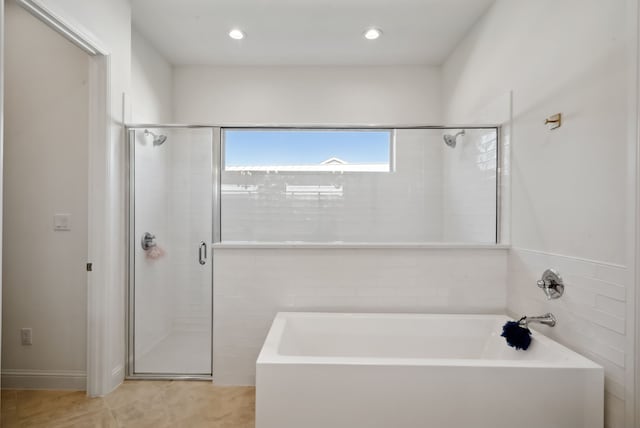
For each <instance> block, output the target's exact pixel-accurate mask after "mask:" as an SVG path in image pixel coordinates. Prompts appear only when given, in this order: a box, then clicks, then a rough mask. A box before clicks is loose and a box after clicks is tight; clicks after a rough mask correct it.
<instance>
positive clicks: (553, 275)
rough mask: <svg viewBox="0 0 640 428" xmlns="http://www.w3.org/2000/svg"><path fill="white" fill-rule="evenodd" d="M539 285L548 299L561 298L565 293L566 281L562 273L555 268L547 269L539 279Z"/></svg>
mask: <svg viewBox="0 0 640 428" xmlns="http://www.w3.org/2000/svg"><path fill="white" fill-rule="evenodd" d="M538 287H540V288H542V290H543V291H544V294H545V295H546V296H547V299H548V300H552V299H559V298H560V297H561V296H562V295H563V294H564V282H562V277H561V276H560V273H559V272H558V271H557V270H555V269H547V270H545V271H544V273H543V274H542V278H541V279H540V280H538Z"/></svg>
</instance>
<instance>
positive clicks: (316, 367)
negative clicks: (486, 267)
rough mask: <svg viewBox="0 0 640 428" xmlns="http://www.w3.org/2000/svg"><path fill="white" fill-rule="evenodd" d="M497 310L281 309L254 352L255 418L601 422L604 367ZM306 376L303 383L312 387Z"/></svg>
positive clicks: (309, 425)
mask: <svg viewBox="0 0 640 428" xmlns="http://www.w3.org/2000/svg"><path fill="white" fill-rule="evenodd" d="M507 320H508V318H507V317H505V316H500V315H418V314H404V315H403V314H335V313H333V314H329V313H325V314H318V313H280V314H278V315H277V316H276V318H275V320H274V322H273V325H272V327H271V329H270V331H269V334H268V336H267V339H266V340H265V343H264V346H263V348H262V351H261V352H260V356H259V357H258V360H257V382H256V427H257V428H294V427H295V428H297V427H301V426H304V427H306V428H324V427H334V428H351V427H369V428H377V427H379V428H382V427H389V426H394V427H399V428H400V427H402V428H414V427H418V426H433V427H447V428H463V427H464V428H467V427H476V428H507V427H509V428H510V427H513V426H518V427H519V428H538V427H544V426H546V427H562V428H601V427H602V423H603V399H604V397H603V395H604V393H603V391H604V374H603V369H602V367H600V366H598V365H597V364H595V363H593V362H591V361H589V360H588V359H586V358H584V357H583V356H581V355H579V354H577V353H575V352H573V351H571V350H569V349H567V348H565V347H564V346H562V345H560V344H558V343H556V342H554V341H553V340H551V339H549V338H547V337H545V336H543V335H542V334H540V333H537V332H534V334H533V342H532V344H531V347H530V348H529V350H527V351H516V350H514V349H513V348H510V347H508V346H507V345H506V343H505V342H504V340H503V338H501V337H500V332H501V327H502V325H503V324H504V323H505V322H506V321H507ZM310 385H312V387H310Z"/></svg>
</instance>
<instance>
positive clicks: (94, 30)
mask: <svg viewBox="0 0 640 428" xmlns="http://www.w3.org/2000/svg"><path fill="white" fill-rule="evenodd" d="M40 3H41V4H42V5H43V6H45V7H46V8H48V9H49V10H50V11H51V12H52V13H53V14H55V15H56V16H58V17H60V18H62V19H63V20H64V21H65V22H67V23H69V24H70V25H71V26H72V27H74V28H77V29H79V30H81V32H82V33H83V34H84V35H86V36H88V37H89V38H90V39H92V40H93V41H95V42H97V44H99V45H100V46H101V48H102V49H104V50H105V51H106V52H107V53H108V54H109V56H108V68H109V82H108V85H109V87H108V97H109V100H108V102H109V111H108V114H109V118H108V119H109V125H110V126H109V134H108V136H107V137H108V143H107V144H105V145H104V146H99V147H95V148H94V149H95V153H91V152H90V162H91V165H92V170H91V171H90V186H91V192H92V193H91V194H93V195H99V197H98V196H96V197H95V198H94V203H93V204H92V207H91V213H92V214H91V218H92V222H93V224H92V225H90V238H91V239H90V241H92V242H93V246H90V254H89V255H90V257H92V259H93V260H92V261H93V262H94V269H93V272H92V274H91V278H92V280H91V285H92V288H93V290H92V293H95V294H96V295H98V296H99V297H98V298H96V299H94V300H92V301H91V302H92V303H93V306H94V308H96V310H95V311H94V313H93V314H92V315H93V316H94V317H95V318H93V319H90V327H91V328H93V333H94V334H93V339H94V340H95V342H96V343H99V344H100V345H98V346H97V347H93V346H92V347H90V350H91V352H93V353H94V354H95V355H94V360H95V362H96V363H97V364H96V365H95V367H93V368H95V370H96V372H95V373H94V374H93V380H94V382H95V385H92V384H91V383H90V384H89V385H88V387H89V393H90V394H98V395H99V394H105V393H107V392H109V391H110V390H112V389H113V388H115V387H116V386H117V385H119V384H120V382H122V380H123V378H124V353H125V351H124V347H125V336H124V331H125V325H124V324H125V307H124V305H125V284H126V271H125V257H124V254H126V246H127V242H126V239H125V227H124V225H125V221H124V220H125V217H124V215H125V204H124V183H125V181H124V178H125V173H126V168H125V156H124V153H125V144H124V141H123V137H124V133H123V129H122V125H123V123H122V121H123V118H124V116H125V112H124V111H123V102H122V100H123V95H124V94H125V93H127V92H129V88H130V79H131V4H130V2H129V1H128V0H95V1H91V2H88V1H85V0H41V2H40ZM129 119H130V118H129ZM89 369H90V370H91V369H92V367H91V366H90V367H89Z"/></svg>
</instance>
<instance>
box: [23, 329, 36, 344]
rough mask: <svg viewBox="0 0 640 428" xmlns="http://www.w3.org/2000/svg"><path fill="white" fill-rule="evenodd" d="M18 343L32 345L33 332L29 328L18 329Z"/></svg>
mask: <svg viewBox="0 0 640 428" xmlns="http://www.w3.org/2000/svg"><path fill="white" fill-rule="evenodd" d="M20 342H21V343H22V344H23V345H33V330H32V329H30V328H22V329H20Z"/></svg>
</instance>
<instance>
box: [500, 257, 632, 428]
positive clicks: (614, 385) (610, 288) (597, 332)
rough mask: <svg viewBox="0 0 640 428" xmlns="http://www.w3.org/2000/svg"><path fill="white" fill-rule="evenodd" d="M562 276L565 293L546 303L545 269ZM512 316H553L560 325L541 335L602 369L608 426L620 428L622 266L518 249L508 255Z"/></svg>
mask: <svg viewBox="0 0 640 428" xmlns="http://www.w3.org/2000/svg"><path fill="white" fill-rule="evenodd" d="M550 267H552V268H555V269H557V270H558V271H560V274H561V275H562V277H563V279H564V282H565V293H564V295H563V296H562V298H560V299H557V300H551V301H549V300H547V299H546V296H545V295H544V293H543V292H542V290H541V289H539V288H538V286H537V285H536V281H537V280H538V279H540V276H541V274H542V272H544V270H545V269H547V268H550ZM508 271H509V275H508V280H509V294H508V305H507V306H508V308H509V310H510V311H511V312H513V313H512V314H511V315H512V316H514V317H520V316H522V315H525V314H526V315H539V314H543V313H546V312H552V313H553V314H554V315H555V316H556V318H557V320H558V324H557V325H556V326H555V327H554V328H549V327H540V330H541V331H542V332H543V333H544V334H546V335H548V336H550V337H552V338H554V339H556V340H558V341H559V342H561V343H563V344H564V345H566V346H568V347H569V348H571V349H573V350H574V351H577V352H579V353H580V354H582V355H584V356H586V357H587V358H589V359H591V360H593V361H595V362H597V363H598V364H600V365H601V366H603V367H604V369H605V390H606V394H605V408H606V412H605V415H606V421H605V422H606V423H605V426H607V427H623V426H625V425H624V399H625V397H624V391H625V348H626V346H627V343H626V340H627V339H626V336H625V333H626V297H627V290H626V287H625V286H624V285H623V284H625V283H627V280H626V276H627V275H628V272H627V269H626V268H625V267H623V266H619V265H615V264H610V263H602V262H596V261H592V260H586V259H581V258H576V257H567V256H562V255H557V254H550V253H544V252H539V251H532V250H526V249H520V248H513V249H511V250H510V251H509V260H508Z"/></svg>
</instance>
